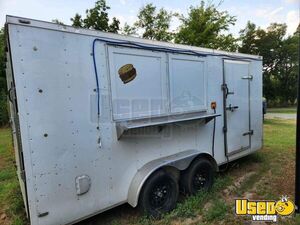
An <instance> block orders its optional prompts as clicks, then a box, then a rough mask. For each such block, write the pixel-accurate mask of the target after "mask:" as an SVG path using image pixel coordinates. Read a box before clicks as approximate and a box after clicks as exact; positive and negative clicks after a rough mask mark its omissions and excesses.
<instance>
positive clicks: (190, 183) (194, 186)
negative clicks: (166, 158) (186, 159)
mask: <svg viewBox="0 0 300 225" xmlns="http://www.w3.org/2000/svg"><path fill="white" fill-rule="evenodd" d="M214 175H215V169H214V166H213V165H212V163H211V162H210V161H209V160H207V159H205V158H200V159H196V160H195V161H194V162H192V164H191V165H190V166H189V168H188V169H186V170H185V171H183V172H182V174H181V177H180V187H181V189H182V190H183V192H184V193H185V194H187V195H195V194H196V193H197V192H199V191H201V190H203V191H208V190H209V189H210V188H211V187H212V185H213V181H214Z"/></svg>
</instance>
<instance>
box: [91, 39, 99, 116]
mask: <svg viewBox="0 0 300 225" xmlns="http://www.w3.org/2000/svg"><path fill="white" fill-rule="evenodd" d="M97 40H98V39H95V40H94V41H93V53H92V54H93V62H94V70H95V77H96V85H97V89H96V91H97V112H98V118H99V116H100V93H99V80H98V72H97V65H96V56H95V43H96V41H97Z"/></svg>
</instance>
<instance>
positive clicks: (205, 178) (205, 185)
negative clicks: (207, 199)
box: [139, 158, 214, 218]
mask: <svg viewBox="0 0 300 225" xmlns="http://www.w3.org/2000/svg"><path fill="white" fill-rule="evenodd" d="M213 177H214V166H213V165H212V163H211V162H210V161H209V160H207V159H204V158H200V159H197V160H195V161H194V162H192V164H191V165H190V166H189V168H188V169H187V170H185V171H183V172H182V174H181V175H180V180H179V182H178V180H177V179H176V178H175V177H174V176H173V175H172V174H170V173H168V172H166V171H164V170H158V171H156V172H155V173H153V174H152V175H151V176H150V177H149V178H148V180H147V181H146V183H145V184H144V186H143V188H142V191H141V193H140V198H139V206H140V208H141V210H142V211H143V212H145V213H147V214H148V215H150V216H153V217H155V218H158V217H160V216H161V215H162V214H163V213H166V212H169V211H171V210H172V209H174V208H175V206H176V202H177V199H178V195H179V186H180V189H182V191H183V192H184V193H185V194H187V195H194V194H196V193H197V192H198V191H200V190H204V191H205V190H208V189H209V188H210V187H211V186H212V184H213Z"/></svg>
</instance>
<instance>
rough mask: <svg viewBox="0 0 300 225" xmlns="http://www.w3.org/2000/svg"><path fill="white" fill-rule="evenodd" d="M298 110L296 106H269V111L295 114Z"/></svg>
mask: <svg viewBox="0 0 300 225" xmlns="http://www.w3.org/2000/svg"><path fill="white" fill-rule="evenodd" d="M296 112H297V108H296V107H286V108H267V113H288V114H293V113H296Z"/></svg>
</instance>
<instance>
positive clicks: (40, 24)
mask: <svg viewBox="0 0 300 225" xmlns="http://www.w3.org/2000/svg"><path fill="white" fill-rule="evenodd" d="M6 24H16V25H22V26H29V27H37V28H42V29H49V30H57V31H62V32H68V33H75V34H80V35H87V36H93V37H95V38H99V37H100V38H106V39H110V40H112V41H120V40H121V41H128V42H136V43H140V44H146V45H152V46H156V47H165V48H173V49H174V48H175V49H178V50H180V49H181V50H188V51H196V52H199V53H208V54H216V55H226V56H229V57H247V58H249V59H253V60H262V56H258V55H250V54H244V53H237V52H227V51H221V50H215V49H209V48H201V47H195V46H189V45H182V44H174V43H170V42H163V41H155V40H149V39H143V38H138V37H132V36H126V35H121V34H115V33H108V32H103V31H98V30H91V29H85V28H76V27H72V26H69V25H61V24H56V23H52V22H46V21H41V20H35V19H29V18H24V17H17V16H11V15H7V16H6Z"/></svg>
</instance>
